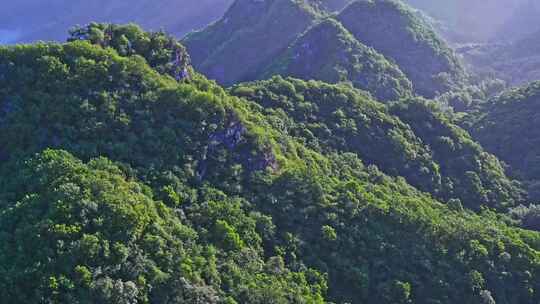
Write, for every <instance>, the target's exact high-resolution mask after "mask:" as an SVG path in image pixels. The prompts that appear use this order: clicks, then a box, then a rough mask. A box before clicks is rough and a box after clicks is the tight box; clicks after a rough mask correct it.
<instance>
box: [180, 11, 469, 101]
mask: <svg viewBox="0 0 540 304" xmlns="http://www.w3.org/2000/svg"><path fill="white" fill-rule="evenodd" d="M380 16H384V18H381V17H380ZM332 18H335V19H334V20H332ZM340 23H341V24H340ZM388 29H391V31H389V30H388ZM381 37H384V39H381ZM322 41H324V43H322ZM183 42H184V43H185V45H186V47H187V48H188V50H189V51H190V53H192V54H196V55H193V65H194V66H195V67H196V68H197V69H198V70H200V71H201V72H202V73H203V74H205V75H207V76H208V77H209V78H211V79H215V80H216V81H217V82H218V83H220V84H223V85H226V86H229V85H232V84H234V83H238V82H242V81H251V80H256V79H264V78H267V77H268V76H269V75H272V74H276V73H279V74H282V75H288V76H295V77H301V78H305V79H310V78H315V79H320V80H325V81H330V82H338V81H346V82H351V83H352V84H353V85H354V86H356V87H358V88H361V89H366V90H368V91H370V92H372V93H373V94H374V95H375V96H377V97H379V98H381V99H385V100H387V99H392V98H396V97H399V96H406V95H407V94H408V92H407V91H409V88H408V86H409V85H408V84H407V80H406V77H404V76H403V75H401V73H400V71H399V69H400V70H401V71H403V73H404V74H405V75H406V76H407V77H408V78H409V79H410V81H411V82H412V85H413V88H414V92H415V93H418V94H420V95H424V96H426V97H434V96H436V95H438V94H441V93H444V92H447V91H448V90H450V89H452V88H457V87H459V86H461V85H462V84H463V83H464V82H465V78H466V75H465V72H464V69H463V67H462V66H461V64H460V62H459V60H458V58H457V57H456V56H455V54H454V53H453V51H452V50H451V49H450V48H449V47H448V46H447V45H446V44H445V42H444V41H443V40H442V39H440V38H439V37H438V36H437V34H436V33H435V32H434V31H433V30H432V29H431V27H430V26H429V25H428V24H427V23H425V22H424V21H422V20H421V19H420V18H418V17H417V15H416V14H415V13H414V12H413V11H412V10H411V9H410V8H408V7H406V6H405V5H403V4H401V3H399V2H397V1H376V2H371V1H355V2H353V3H352V4H350V5H348V6H347V7H346V8H345V9H344V10H343V11H342V12H341V13H340V14H339V15H337V16H335V15H333V14H330V13H329V12H328V11H326V10H325V9H321V6H320V5H317V2H315V3H314V2H304V1H293V0H270V1H255V2H254V1H248V0H237V1H236V2H235V3H234V4H233V5H232V6H231V9H230V10H229V11H228V12H227V13H226V14H225V16H224V17H223V18H222V19H221V20H220V21H218V22H216V23H215V24H212V25H210V26H209V27H207V28H206V29H204V30H202V31H199V32H195V33H192V34H190V35H188V36H187V37H186V38H185V39H184V41H183ZM381 55H382V56H381ZM383 57H384V58H386V59H384V58H383ZM389 61H393V62H395V64H393V63H390V62H389ZM396 65H397V66H396ZM383 92H384V93H383Z"/></svg>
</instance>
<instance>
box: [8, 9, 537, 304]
mask: <svg viewBox="0 0 540 304" xmlns="http://www.w3.org/2000/svg"><path fill="white" fill-rule="evenodd" d="M250 3H251V4H252V5H254V6H255V7H257V6H258V5H267V4H268V5H270V7H272V5H277V4H274V3H278V4H279V1H278V0H276V2H252V1H250ZM281 3H285V4H288V3H289V4H290V3H293V2H281ZM295 7H303V6H295ZM231 11H234V7H233V8H232V9H231ZM294 12H295V11H294V10H293V11H291V14H293V13H294ZM296 12H297V11H296ZM303 12H309V10H303ZM314 12H316V11H313V13H314ZM262 19H264V18H262ZM256 20H257V21H258V20H259V19H256ZM244 21H245V22H250V21H249V20H244ZM220 22H221V21H220ZM110 29H111V30H112V31H111V30H110ZM100 31H101V33H104V35H105V37H108V36H106V34H110V33H112V34H113V35H112V38H110V39H109V38H105V39H102V40H99V39H98V40H95V39H94V38H95V37H98V38H99V37H101V34H100ZM77 33H78V34H77ZM79 34H82V35H83V36H80V37H79V39H74V40H73V41H71V42H68V43H66V44H52V43H50V44H46V43H39V44H35V45H19V46H14V47H4V48H0V160H1V163H0V297H1V298H2V300H3V301H6V302H7V303H152V304H153V303H178V304H180V303H216V304H218V303H219V304H235V303H255V304H268V303H279V304H282V303H283V304H285V303H297V304H298V303H306V304H318V303H321V304H322V303H354V304H357V303H382V304H394V303H420V304H424V303H425V304H428V303H429V304H432V303H445V304H446V303H448V304H450V303H460V302H463V303H493V302H496V303H503V304H518V303H519V304H536V303H539V302H540V233H537V232H533V231H529V230H522V229H519V228H516V227H514V226H510V224H512V221H511V220H510V219H509V218H507V217H504V216H502V215H500V214H497V213H495V211H493V210H490V209H488V208H487V207H493V208H494V209H495V208H500V209H505V208H506V207H510V206H513V205H515V203H516V202H515V200H518V198H517V197H516V196H515V195H514V187H513V185H511V182H510V181H509V180H508V178H507V177H505V176H504V174H503V173H502V171H501V169H500V166H499V164H498V161H497V160H496V158H494V157H493V156H490V155H488V154H486V153H484V152H483V151H482V150H481V148H479V147H478V146H477V145H476V144H474V142H472V140H470V138H469V137H468V136H467V134H466V133H465V132H464V131H463V130H461V129H459V128H458V127H456V126H455V125H453V124H452V123H451V122H449V121H448V120H446V118H445V117H444V116H443V114H442V113H440V112H438V111H437V110H436V109H434V108H432V107H431V106H430V104H427V103H424V102H423V101H418V100H415V99H413V100H409V101H407V100H403V101H401V102H398V103H391V104H389V105H384V104H381V103H378V102H376V101H374V100H373V99H372V98H371V97H369V95H368V94H367V93H364V92H362V91H358V90H355V89H352V88H350V87H347V86H344V85H330V84H325V83H322V82H315V81H310V82H305V81H301V80H294V79H287V80H284V79H281V78H277V77H276V78H273V79H271V80H269V81H265V82H256V83H248V84H245V85H238V86H235V87H233V88H232V89H230V92H229V91H225V90H224V89H222V88H220V87H219V86H218V85H216V84H215V83H213V82H211V81H208V80H207V79H206V78H205V77H203V76H201V75H200V74H198V73H196V72H193V71H192V73H191V75H190V77H189V78H188V79H183V80H182V81H177V79H175V78H176V77H175V73H171V70H169V69H168V67H170V65H169V63H170V61H169V60H171V57H175V56H171V55H172V54H175V51H176V50H181V49H182V47H181V46H180V45H179V44H177V43H176V42H175V41H171V40H169V39H168V38H167V37H166V36H163V35H162V34H159V33H158V34H144V33H142V34H141V33H140V32H139V31H138V29H136V28H134V27H131V26H128V27H114V26H113V27H105V28H103V27H101V25H91V26H90V27H87V28H83V29H80V30H79V31H78V32H75V33H74V37H78V35H79ZM87 34H91V36H89V37H88V36H84V35H87ZM94 34H95V37H94V36H92V35H94ZM93 37H94V38H93ZM80 38H84V39H88V40H89V41H80V40H81V39H80ZM84 39H83V40H84ZM154 43H155V44H154ZM126 46H127V47H128V48H127V49H126V48H125V47H126ZM173 50H174V51H173ZM197 56H198V54H192V58H196V57H197ZM184 58H188V57H184ZM186 64H187V62H186ZM227 64H228V63H227ZM173 71H174V70H173ZM234 95H236V96H234ZM446 157H448V159H449V160H450V162H449V163H448V164H447V163H446V161H445V158H446ZM364 162H365V163H364ZM375 164H376V165H377V166H379V167H380V168H378V167H377V166H376V165H375ZM448 166H450V167H448ZM454 167H456V168H454ZM424 168H425V169H424ZM453 170H455V171H453ZM463 171H467V172H465V175H460V174H461V173H462V172H463ZM383 172H387V173H388V174H390V175H394V176H389V175H387V174H385V173H383ZM486 176H489V178H490V179H489V182H488V181H487V180H484V178H485V177H486ZM438 179H440V185H439V182H438V181H437V180H438ZM448 180H451V181H452V184H454V185H456V187H455V188H445V187H446V185H449V183H448ZM471 181H472V182H473V183H471V184H470V185H469V184H467V183H469V182H471ZM409 182H410V183H414V184H415V185H417V186H418V188H421V189H420V190H418V189H416V188H414V187H413V186H411V185H409ZM464 185H469V186H467V187H465V186H464ZM431 186H433V187H435V188H434V189H436V187H439V188H440V189H442V190H441V191H440V192H437V191H436V190H433V189H431ZM422 190H423V191H425V192H422ZM516 191H517V190H516ZM426 192H431V193H432V194H429V193H426ZM446 196H448V197H446ZM434 197H435V198H434ZM438 199H441V200H445V201H446V199H448V201H447V204H443V203H441V202H440V201H439V200H438ZM463 206H465V207H470V208H471V209H474V211H471V210H468V209H464V208H463ZM516 210H517V209H516ZM518 218H519V217H518V216H516V217H515V219H516V221H517V220H518ZM506 222H508V224H506Z"/></svg>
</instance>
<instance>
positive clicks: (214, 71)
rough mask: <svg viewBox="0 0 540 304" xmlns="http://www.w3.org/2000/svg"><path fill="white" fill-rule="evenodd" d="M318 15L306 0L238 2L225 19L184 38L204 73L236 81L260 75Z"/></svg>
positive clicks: (229, 82) (224, 79)
mask: <svg viewBox="0 0 540 304" xmlns="http://www.w3.org/2000/svg"><path fill="white" fill-rule="evenodd" d="M318 15H319V11H318V10H316V9H315V7H314V6H311V5H310V4H309V3H304V1H297V0H268V1H252V0H237V1H235V2H234V4H233V5H232V6H231V8H230V9H229V10H228V11H227V13H225V15H224V16H223V18H222V19H220V20H219V21H218V22H216V23H214V24H212V25H210V26H209V27H207V28H205V29H204V30H202V31H199V32H194V33H191V34H190V35H188V36H187V37H186V38H185V39H184V40H183V42H184V44H185V45H186V47H187V48H188V49H189V51H190V53H191V54H193V55H192V59H193V64H194V66H195V67H196V68H197V69H198V70H199V71H201V72H202V73H203V74H204V75H206V76H207V77H209V78H211V79H215V80H217V81H218V82H219V83H221V84H224V85H231V84H233V83H236V82H239V81H245V80H252V79H254V78H257V76H258V75H259V73H261V71H262V70H263V68H264V67H265V66H266V65H268V64H270V63H271V62H272V61H273V60H274V59H275V58H276V57H277V56H278V55H279V54H280V53H281V52H283V51H284V50H285V49H287V47H288V46H289V44H290V43H292V42H293V41H294V40H295V38H296V37H298V36H299V35H300V34H301V33H302V32H304V31H305V30H306V29H307V28H308V27H309V26H310V25H312V24H313V23H314V22H315V19H316V18H317V17H318Z"/></svg>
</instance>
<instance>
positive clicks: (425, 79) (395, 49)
mask: <svg viewBox="0 0 540 304" xmlns="http://www.w3.org/2000/svg"><path fill="white" fill-rule="evenodd" d="M337 19H338V20H339V21H340V22H341V23H342V24H343V26H344V27H345V28H347V29H348V30H349V31H350V32H351V33H352V34H353V36H354V37H356V39H358V40H359V41H360V42H362V43H364V44H365V45H367V46H369V47H372V48H374V49H375V50H377V51H378V52H379V53H381V54H383V55H384V56H385V57H387V58H389V59H391V60H393V61H395V62H396V64H397V65H398V66H399V67H400V69H401V70H402V71H403V72H404V73H405V75H407V77H408V78H409V79H410V80H411V82H412V83H413V88H414V90H415V92H417V93H418V94H420V95H422V96H424V97H428V98H431V97H434V96H436V95H438V94H441V93H444V92H447V91H450V90H452V89H456V88H458V87H460V86H462V85H463V84H464V82H465V78H466V74H465V71H464V69H463V66H462V65H461V63H460V61H459V59H458V58H457V56H456V55H455V54H454V52H453V51H452V49H450V47H449V46H448V45H447V44H446V43H445V42H444V40H442V39H441V38H440V37H439V36H438V35H437V34H436V33H435V31H434V30H433V29H432V28H431V26H429V25H428V24H427V23H426V22H424V21H423V20H422V19H421V18H419V17H418V16H417V15H416V13H415V12H414V11H413V10H411V9H410V8H409V7H408V6H406V5H404V4H403V3H402V2H400V1H396V0H377V1H372V0H359V1H355V2H353V3H351V4H350V5H348V6H347V7H346V8H345V9H344V10H343V11H342V12H341V13H340V14H339V15H338V16H337Z"/></svg>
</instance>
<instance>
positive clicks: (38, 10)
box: [0, 0, 232, 43]
mask: <svg viewBox="0 0 540 304" xmlns="http://www.w3.org/2000/svg"><path fill="white" fill-rule="evenodd" d="M231 3H232V1H231V0H201V1H193V0H159V1H152V2H149V1H145V0H134V1H122V0H94V1H69V0H47V1H40V0H20V1H15V2H10V3H4V4H3V8H2V10H1V11H0V34H1V33H2V31H6V33H7V32H9V33H10V36H11V37H8V38H4V39H2V38H0V43H15V42H30V41H37V40H45V41H50V40H55V41H64V40H65V39H66V34H67V32H68V30H69V29H70V28H71V27H73V26H76V25H85V24H88V23H90V22H113V23H129V22H135V23H138V24H140V25H142V26H143V27H144V28H146V29H149V30H150V29H152V30H159V29H165V30H166V31H167V32H169V33H171V34H174V35H177V36H182V35H184V34H185V33H187V32H189V31H192V30H195V29H199V28H202V27H204V26H206V25H207V24H208V23H210V22H212V21H214V20H217V19H218V18H219V17H221V15H222V14H223V12H224V11H225V10H226V9H227V7H228V6H229V5H230V4H231ZM1 36H4V35H1Z"/></svg>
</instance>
